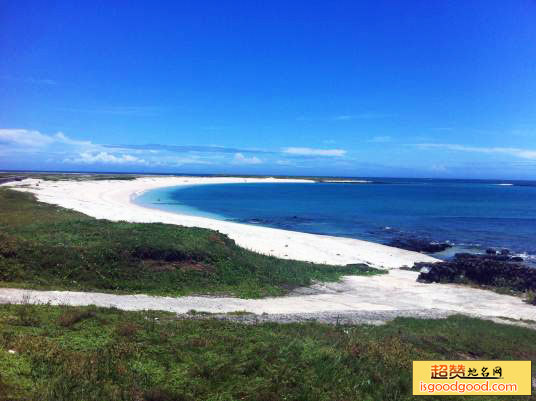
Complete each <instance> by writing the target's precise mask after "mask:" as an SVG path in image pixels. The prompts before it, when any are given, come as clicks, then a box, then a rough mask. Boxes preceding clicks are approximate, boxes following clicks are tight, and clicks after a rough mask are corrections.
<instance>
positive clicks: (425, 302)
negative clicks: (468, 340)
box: [0, 269, 536, 322]
mask: <svg viewBox="0 0 536 401" xmlns="http://www.w3.org/2000/svg"><path fill="white" fill-rule="evenodd" d="M416 278H417V273H415V272H411V271H405V270H398V269H394V270H390V271H389V274H387V275H377V276H346V277H344V279H343V280H342V281H341V282H339V283H327V284H325V283H324V284H317V285H314V286H312V287H308V288H302V289H299V290H297V291H294V292H293V293H292V294H291V295H289V296H284V297H276V298H263V299H238V298H222V297H200V296H187V297H179V298H172V297H156V296H148V295H113V294H102V293H86V292H72V291H30V290H21V289H0V303H24V302H27V301H28V300H29V301H30V302H31V303H50V304H53V305H61V304H65V305H92V304H94V305H97V306H103V307H110V306H113V307H116V308H119V309H123V310H163V311H169V312H176V313H187V312H188V311H191V310H196V311H204V312H211V313H227V312H236V311H247V312H251V313H254V314H259V315H261V314H268V315H274V316H275V318H272V319H269V320H276V321H280V320H283V321H295V320H304V319H317V320H318V319H319V320H322V321H328V322H329V321H330V320H334V319H338V318H339V317H340V316H343V317H345V319H350V321H357V322H373V321H375V322H382V321H387V320H390V319H393V318H395V317H397V316H415V317H424V318H442V317H446V316H448V315H451V314H457V313H460V314H465V315H470V316H475V317H481V318H486V319H496V318H508V319H516V320H518V319H525V320H533V321H536V307H534V306H531V305H528V304H526V303H524V302H523V301H522V300H521V299H520V298H518V297H514V296H508V295H501V294H497V293H494V292H491V291H485V290H479V289H474V288H470V287H465V286H459V285H453V284H424V283H418V282H416Z"/></svg>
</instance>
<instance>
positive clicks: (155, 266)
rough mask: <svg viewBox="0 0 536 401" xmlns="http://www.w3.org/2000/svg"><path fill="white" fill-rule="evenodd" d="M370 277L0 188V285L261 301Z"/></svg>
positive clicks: (358, 269)
mask: <svg viewBox="0 0 536 401" xmlns="http://www.w3.org/2000/svg"><path fill="white" fill-rule="evenodd" d="M375 272H378V271H375V270H374V269H370V268H367V267H366V266H364V265H356V266H346V267H345V266H327V265H319V264H312V263H306V262H297V261H290V260H282V259H277V258H274V257H269V256H264V255H260V254H257V253H254V252H251V251H248V250H245V249H243V248H241V247H239V246H237V245H236V244H235V243H234V241H232V240H230V239H229V238H228V237H227V236H225V235H222V234H219V233H217V232H215V231H211V230H206V229H197V228H185V227H179V226H175V225H166V224H134V223H126V222H118V223H114V222H110V221H106V220H97V219H94V218H91V217H88V216H85V215H83V214H80V213H77V212H74V211H70V210H66V209H63V208H60V207H56V206H52V205H49V204H45V203H40V202H37V201H35V200H34V198H33V196H32V195H30V194H25V193H21V192H16V191H12V190H8V189H3V188H0V285H2V286H4V287H26V288H40V289H72V290H86V291H113V292H121V293H141V292H143V293H149V294H159V295H186V294H192V293H198V294H200V293H201V294H206V293H212V294H214V293H225V294H232V295H236V296H240V297H261V296H266V295H281V294H284V293H285V292H287V291H288V290H289V289H292V288H295V287H298V286H304V285H310V284H311V282H312V280H324V281H334V280H337V279H338V278H339V277H340V276H341V275H343V274H373V273H375Z"/></svg>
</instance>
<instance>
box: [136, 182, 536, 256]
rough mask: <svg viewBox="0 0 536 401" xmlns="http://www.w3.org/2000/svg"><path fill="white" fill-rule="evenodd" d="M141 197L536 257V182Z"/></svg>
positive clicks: (285, 222) (232, 188)
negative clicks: (492, 248) (494, 249)
mask: <svg viewBox="0 0 536 401" xmlns="http://www.w3.org/2000/svg"><path fill="white" fill-rule="evenodd" d="M136 202H138V203H140V204H143V205H145V206H150V207H154V208H159V209H164V210H167V211H172V212H173V211H175V212H180V213H187V214H194V215H202V216H209V217H213V218H217V219H222V220H230V221H236V222H240V223H246V224H257V225H263V226H269V227H277V228H283V229H287V230H295V231H303V232H308V233H316V234H328V235H334V236H341V237H352V238H359V239H364V240H369V241H374V242H378V243H384V244H386V243H389V242H390V241H392V240H394V239H404V238H418V239H424V240H427V241H437V242H445V241H449V242H450V243H452V244H453V245H454V247H453V248H452V249H450V250H448V251H446V252H444V255H442V256H444V257H449V256H451V255H452V254H453V253H454V252H459V251H470V252H483V251H485V249H486V248H489V247H494V248H499V249H500V248H508V249H510V250H511V251H513V252H514V253H516V254H520V255H522V256H524V257H525V258H526V259H527V261H531V262H534V261H536V182H529V181H481V180H424V179H370V182H369V183H362V184H342V183H314V184H219V185H196V186H181V187H173V188H163V189H158V190H153V191H149V192H146V193H144V194H142V195H141V196H140V197H138V198H137V199H136ZM439 256H441V255H439Z"/></svg>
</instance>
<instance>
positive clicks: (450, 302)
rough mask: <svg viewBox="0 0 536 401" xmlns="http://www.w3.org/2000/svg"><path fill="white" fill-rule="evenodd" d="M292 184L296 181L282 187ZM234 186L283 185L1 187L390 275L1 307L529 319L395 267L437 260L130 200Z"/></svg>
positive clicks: (489, 295) (53, 294)
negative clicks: (232, 292)
mask: <svg viewBox="0 0 536 401" xmlns="http://www.w3.org/2000/svg"><path fill="white" fill-rule="evenodd" d="M297 181H299V180H285V181H284V182H297ZM237 182H249V183H259V182H282V180H278V179H270V178H266V179H254V178H209V177H144V178H138V179H136V180H132V181H74V180H73V181H41V180H35V179H27V180H24V181H20V182H12V183H8V184H4V185H7V186H11V187H13V188H16V189H18V190H21V191H27V192H31V193H34V194H35V195H36V196H37V198H38V199H39V200H40V201H42V202H47V203H52V204H56V205H60V206H63V207H66V208H70V209H74V210H77V211H79V212H82V213H85V214H87V215H89V216H93V217H96V218H103V219H109V220H114V221H118V220H125V221H131V222H163V223H169V224H178V225H184V226H190V227H194V226H195V227H204V228H210V229H213V230H218V231H220V232H222V233H225V234H227V235H229V237H230V238H232V239H234V240H235V241H236V242H237V243H238V244H239V245H241V246H243V247H245V248H248V249H251V250H253V251H256V252H261V253H264V254H268V255H274V256H277V257H281V258H288V259H296V260H304V261H310V262H318V263H329V264H348V263H367V264H369V265H372V266H376V267H382V268H387V269H391V270H390V271H389V274H385V275H378V276H373V277H363V276H348V277H344V278H343V280H342V281H341V282H340V283H332V284H317V285H314V286H313V287H310V288H307V289H301V290H299V291H295V292H294V293H293V294H290V295H289V296H285V297H278V298H265V299H260V300H244V299H237V298H229V297H180V298H170V297H153V296H147V295H112V294H100V293H81V292H69V291H27V290H20V289H0V303H2V302H15V303H20V302H24V300H25V299H26V297H30V299H31V301H32V302H44V303H46V302H50V303H52V304H71V305H89V304H96V305H99V306H115V307H117V308H120V309H125V310H143V309H157V310H167V311H172V312H178V313H185V312H187V311H189V310H191V309H195V310H197V311H206V312H213V313H226V312H233V311H248V312H252V313H257V314H260V313H266V314H269V315H273V316H276V315H280V314H288V315H289V316H290V315H291V316H294V317H292V318H290V319H291V320H292V319H297V320H302V319H304V318H318V317H319V316H320V317H325V316H326V314H327V315H329V316H335V315H337V316H338V315H339V314H341V313H350V314H354V315H353V316H357V318H356V319H354V320H353V321H361V322H362V321H365V322H368V321H369V320H370V319H371V317H370V316H371V314H373V315H374V316H376V318H374V319H372V320H375V321H385V320H389V319H392V318H394V317H396V316H417V317H431V318H433V317H436V318H438V317H444V316H447V315H450V314H454V313H462V314H467V315H472V316H478V317H482V318H486V319H497V318H504V317H506V318H509V319H516V320H518V319H527V320H533V321H536V308H535V307H534V306H531V305H528V304H526V303H524V302H523V301H522V300H521V299H520V298H519V297H514V296H509V295H501V294H497V293H494V292H491V291H485V290H480V289H475V288H471V287H468V286H460V285H455V284H423V283H418V282H416V278H417V275H418V274H417V273H415V272H411V271H404V270H399V269H397V268H399V267H401V266H404V265H406V266H410V265H412V264H413V263H415V262H419V261H436V259H434V258H431V257H430V256H427V255H423V254H420V253H416V252H410V251H405V250H401V249H397V248H392V247H388V246H384V245H379V244H375V243H371V242H367V241H360V240H356V239H350V238H338V237H330V236H322V235H314V234H306V233H300V232H293V231H285V230H278V229H273V228H266V227H259V226H253V225H245V224H238V223H232V222H225V221H219V220H212V219H208V218H203V217H196V216H188V215H181V214H175V213H169V212H164V211H160V210H156V209H150V208H145V207H141V206H139V205H136V204H135V203H133V202H132V198H133V197H134V196H136V195H137V194H140V193H142V192H143V191H147V190H150V189H154V188H159V187H166V186H176V185H202V184H210V183H237ZM299 182H312V181H299ZM363 316H364V317H363ZM503 321H505V322H508V323H510V321H506V320H503ZM518 323H519V322H518Z"/></svg>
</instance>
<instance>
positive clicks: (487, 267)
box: [413, 253, 536, 291]
mask: <svg viewBox="0 0 536 401" xmlns="http://www.w3.org/2000/svg"><path fill="white" fill-rule="evenodd" d="M519 259H522V258H518V257H510V256H508V255H489V254H487V255H473V254H468V253H458V254H456V255H455V256H454V259H452V260H450V261H447V262H439V263H416V264H415V266H414V268H413V269H414V270H418V271H420V272H421V274H419V277H418V279H417V280H418V281H420V282H426V283H431V282H435V283H439V282H449V283H464V282H470V283H476V284H482V285H489V286H493V287H501V288H510V289H513V290H516V291H528V290H532V291H534V290H536V269H533V268H530V267H529V266H526V265H524V264H522V263H519V262H520V261H519Z"/></svg>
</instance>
